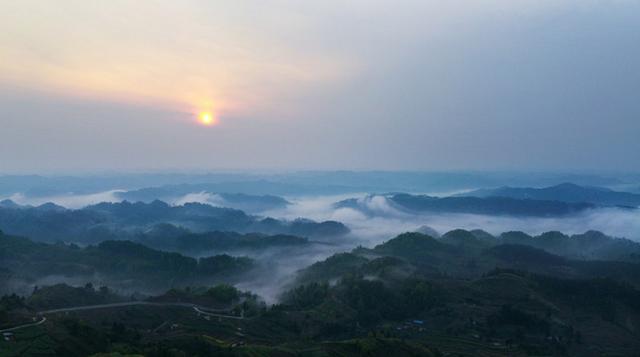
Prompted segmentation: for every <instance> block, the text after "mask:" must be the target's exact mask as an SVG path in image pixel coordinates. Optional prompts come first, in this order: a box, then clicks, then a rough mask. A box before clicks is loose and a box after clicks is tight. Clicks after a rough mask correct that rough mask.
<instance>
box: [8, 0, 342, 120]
mask: <svg viewBox="0 0 640 357" xmlns="http://www.w3.org/2000/svg"><path fill="white" fill-rule="evenodd" d="M2 8H3V12H2V14H1V15H0V59H1V60H0V81H2V82H3V83H5V84H18V85H21V86H27V87H31V88H38V89H42V90H49V91H55V92H60V93H64V94H70V95H74V96H91V97H98V98H106V99H110V100H113V99H115V100H124V101H130V102H143V103H151V104H153V105H161V106H165V107H167V108H171V109H178V110H193V111H200V110H203V109H206V110H214V111H223V112H224V111H233V112H240V113H242V112H244V111H251V110H252V108H256V110H258V109H257V108H260V107H261V106H265V105H268V103H269V101H270V99H272V98H270V97H271V96H274V95H277V94H278V93H280V92H282V91H289V90H294V89H295V88H296V87H298V86H306V85H309V84H314V83H322V82H330V81H336V80H339V79H340V78H342V77H344V76H346V75H347V73H348V72H349V69H348V68H349V67H350V66H351V63H350V62H349V60H348V59H347V58H341V57H340V56H336V55H335V54H323V53H319V52H314V51H304V50H300V49H299V48H296V46H294V45H291V44H290V43H288V39H287V38H286V36H283V34H286V32H287V31H305V30H306V29H305V28H304V26H305V25H304V22H303V21H300V19H299V18H296V16H295V14H290V15H291V16H288V15H287V14H286V13H279V16H278V17H273V16H268V15H267V14H264V13H263V14H264V15H265V16H260V13H261V11H260V7H259V6H257V7H252V6H244V7H242V6H241V7H238V6H231V5H228V3H216V2H199V1H184V2H182V1H180V2H178V1H117V0H116V1H113V0H110V1H104V2H99V1H84V0H61V1H36V0H24V1H22V0H21V1H6V2H3V3H2ZM351 70H352V69H351Z"/></svg>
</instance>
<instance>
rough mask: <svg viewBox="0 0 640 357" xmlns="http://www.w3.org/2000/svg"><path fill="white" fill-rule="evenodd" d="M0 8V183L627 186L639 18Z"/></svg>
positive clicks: (562, 13)
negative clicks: (537, 182) (595, 179)
mask: <svg viewBox="0 0 640 357" xmlns="http://www.w3.org/2000/svg"><path fill="white" fill-rule="evenodd" d="M0 5H1V8H2V11H1V12H0V173H10V172H34V173H39V172H52V171H56V172H62V171H78V170H80V171H93V170H101V171H102V170H134V169H135V170H146V169H154V170H158V169H160V170H162V169H171V170H175V169H205V170H206V169H235V168H244V169H263V168H274V169H411V170H442V169H518V170H530V169H551V170H557V169H561V170H574V169H575V170H582V169H603V170H636V171H637V170H640V2H639V1H623V0H619V1H613V0H612V1H604V0H599V1H595V0H594V1H591V0H575V1H573V0H566V1H558V0H550V1H544V0H536V1H528V0H519V1H513V0H502V1H494V0H487V1H478V0H469V1H455V0H442V1H428V0H420V1H404V0H389V1H375V0H353V1H335V0H322V1H293V0H292V1H281V0H272V1H265V0H244V1H241V0H229V1H204V0H203V1H195V0H188V1H185V0H182V1H143V0H141V1H119V0H110V1H87V0H56V1H46V0H40V1H35V0H20V1H13V0H0ZM202 112H210V113H211V114H212V115H213V117H214V118H215V120H217V121H218V122H217V124H216V125H211V126H204V125H202V124H200V123H199V122H198V120H197V116H198V114H199V113H202Z"/></svg>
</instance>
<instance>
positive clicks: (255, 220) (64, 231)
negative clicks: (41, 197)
mask: <svg viewBox="0 0 640 357" xmlns="http://www.w3.org/2000/svg"><path fill="white" fill-rule="evenodd" d="M162 223H169V224H172V225H175V226H179V227H183V228H187V229H188V230H189V231H191V232H194V233H203V232H211V231H235V232H239V233H254V232H256V233H264V234H288V235H296V236H301V237H314V238H319V237H334V236H341V235H344V234H347V233H348V232H349V228H347V227H346V226H345V225H344V224H342V223H340V222H336V221H325V222H315V221H311V220H305V219H296V220H293V221H288V220H287V221H285V220H279V219H274V218H269V217H266V218H264V217H260V216H254V215H249V214H246V213H245V212H244V211H241V210H237V209H231V208H222V207H214V206H211V205H208V204H202V203H186V204H184V205H181V206H171V205H169V204H167V203H165V202H162V201H157V200H156V201H153V202H151V203H142V202H136V203H131V202H127V201H124V202H120V203H106V202H103V203H99V204H96V205H92V206H87V207H85V208H82V209H78V210H72V209H65V208H63V207H60V206H55V205H52V204H44V205H42V206H38V207H29V206H26V207H25V206H18V207H17V208H16V207H15V206H12V205H10V204H7V205H2V206H0V229H2V230H4V231H5V232H6V233H9V234H15V235H23V236H28V237H32V238H34V239H36V240H42V241H50V242H51V241H57V240H62V241H65V242H82V243H97V242H100V241H103V240H111V239H127V238H129V239H131V238H133V237H135V236H136V235H137V234H138V233H140V232H145V231H147V230H149V229H150V228H152V227H154V226H156V225H158V224H162Z"/></svg>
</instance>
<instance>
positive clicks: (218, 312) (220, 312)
mask: <svg viewBox="0 0 640 357" xmlns="http://www.w3.org/2000/svg"><path fill="white" fill-rule="evenodd" d="M138 305H142V306H178V307H186V308H192V309H193V311H195V312H196V313H197V314H199V315H206V316H212V317H219V318H225V319H235V320H244V319H245V317H244V316H233V315H225V314H224V313H229V312H230V311H231V310H229V309H210V308H208V307H204V306H199V305H196V304H188V303H181V302H149V301H127V302H116V303H111V304H100V305H85V306H74V307H65V308H60V309H51V310H43V311H39V312H37V313H36V316H41V317H42V319H41V320H40V321H38V322H33V323H28V324H24V325H18V326H15V327H11V328H6V329H2V330H0V333H4V332H11V331H15V330H19V329H23V328H27V327H32V326H38V325H41V324H43V323H44V322H45V321H47V318H46V317H45V316H44V315H51V314H58V313H65V312H73V311H84V310H95V309H109V308H118V307H128V306H138Z"/></svg>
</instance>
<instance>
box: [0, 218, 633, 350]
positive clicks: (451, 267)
mask: <svg viewBox="0 0 640 357" xmlns="http://www.w3.org/2000/svg"><path fill="white" fill-rule="evenodd" d="M216 234H217V233H216ZM205 236H206V235H205ZM219 237H222V238H221V242H220V243H219V244H253V243H236V242H233V243H227V242H226V241H225V239H229V240H231V239H240V241H242V240H246V241H247V242H252V240H253V239H261V238H264V237H262V236H257V235H256V236H242V235H239V236H235V235H230V236H225V235H220V236H219ZM230 237H234V238H230ZM284 237H285V238H283V239H285V240H286V239H288V238H287V236H284ZM1 239H2V242H4V243H3V244H4V247H10V250H7V249H5V250H0V254H4V255H3V256H2V257H13V259H14V262H18V261H20V259H18V258H17V257H22V258H27V259H30V258H33V257H37V259H46V257H47V256H48V257H50V258H49V259H50V260H49V261H48V262H49V263H51V267H54V268H55V267H56V265H55V264H53V263H54V262H55V261H58V262H60V264H61V265H60V266H67V265H71V262H70V261H69V259H67V258H66V257H67V256H72V257H73V261H74V264H77V265H82V266H88V267H89V269H90V270H92V269H95V270H99V271H100V272H101V274H112V275H113V276H115V277H117V278H118V279H119V280H122V279H132V278H131V277H134V278H136V279H140V281H142V280H144V281H150V280H152V279H153V277H154V276H158V277H159V276H164V277H165V279H166V280H167V281H180V282H181V283H185V284H176V285H180V287H175V288H173V289H170V290H168V291H166V292H165V293H163V294H160V295H156V296H153V297H150V298H148V299H147V301H151V302H154V303H155V305H139V306H138V305H136V306H127V307H119V308H106V309H97V310H86V311H83V310H79V311H74V312H71V313H65V314H51V315H49V316H48V320H47V322H46V323H44V324H42V325H38V326H34V327H29V328H27V329H24V330H21V332H18V333H17V334H16V340H15V341H5V342H1V341H0V352H4V351H11V353H14V352H16V351H18V352H20V353H23V352H24V351H27V352H26V353H24V354H27V355H29V354H35V353H40V354H44V355H46V353H53V354H57V355H65V356H85V355H90V354H94V353H110V354H112V355H117V354H120V355H127V354H139V355H145V356H192V355H193V356H195V355H200V356H206V355H211V354H215V355H233V356H243V355H250V356H252V355H282V356H289V355H291V356H296V355H310V356H325V355H327V356H329V355H345V356H348V355H363V354H364V355H372V356H381V355H395V354H398V353H400V354H402V355H416V356H429V355H433V356H438V355H487V356H499V355H513V356H519V355H575V356H584V355H587V356H588V355H633V353H635V352H637V351H638V350H640V343H639V342H638V341H640V335H639V334H638V331H639V330H638V326H640V303H639V301H640V290H639V288H638V287H640V264H639V263H637V262H635V261H634V258H633V254H634V252H635V249H637V246H638V245H637V244H636V243H633V242H631V241H627V240H622V239H616V238H611V237H607V236H605V235H603V234H601V233H598V232H587V233H585V234H582V235H574V236H567V235H564V234H561V233H558V232H549V233H545V234H542V235H539V236H535V237H534V236H528V235H526V234H524V233H520V232H508V233H505V234H503V235H501V236H498V237H494V236H492V235H490V234H488V233H487V232H484V231H481V230H475V231H465V230H454V231H451V232H448V233H446V234H444V235H442V237H439V238H434V237H431V236H428V235H425V234H421V233H405V234H401V235H399V236H398V237H395V238H393V239H390V240H388V241H386V242H384V243H382V244H379V245H377V246H375V247H372V248H364V247H358V248H356V249H354V250H353V251H351V252H345V253H338V254H335V255H333V256H330V257H328V258H327V259H325V260H322V261H319V262H316V263H314V264H311V265H310V266H308V267H307V268H305V269H303V270H302V271H300V272H298V274H297V278H296V280H295V281H294V282H293V283H292V285H291V286H290V289H288V290H287V291H285V292H284V293H283V294H282V296H281V299H280V301H279V303H278V304H275V305H273V306H270V307H267V306H266V305H265V304H264V303H263V302H261V300H260V298H259V297H258V296H256V295H255V294H252V293H250V292H243V291H240V290H238V289H237V288H235V287H233V286H232V285H228V284H217V283H212V284H206V285H200V284H187V282H189V281H193V280H192V278H193V277H198V276H210V275H216V274H222V275H225V276H226V273H222V272H236V271H245V270H244V269H248V267H250V266H251V261H250V260H248V259H246V258H234V257H231V256H215V257H211V258H202V259H200V260H196V259H193V258H188V257H184V256H182V255H180V254H177V253H168V252H161V251H156V250H153V249H151V248H148V247H145V246H143V245H140V244H137V243H132V242H124V241H107V242H103V243H101V244H98V245H95V246H89V247H86V248H80V247H77V246H73V245H66V244H53V245H49V244H43V243H35V242H31V241H29V240H26V239H23V238H16V237H12V236H3V237H2V238H1ZM212 239H213V238H212ZM216 239H217V238H216ZM273 239H280V238H273ZM305 244H306V243H305ZM269 246H270V245H265V246H264V247H269ZM258 247H261V246H260V245H259V244H258V245H257V247H256V248H255V249H262V248H258ZM303 247H304V245H303ZM38 251H40V255H39V256H38V255H35V254H37V253H36V252H38ZM579 251H583V252H590V254H588V255H586V254H583V255H579V254H576V253H577V252H579ZM9 252H10V253H9ZM603 257H610V258H609V260H605V259H604V258H603ZM105 258H106V259H107V260H108V261H110V262H111V263H108V264H107V263H103V262H102V261H104V260H105ZM33 259H36V258H33ZM98 261H100V262H98ZM88 262H92V263H91V264H89V263H88ZM63 263H64V264H63ZM65 264H66V265H65ZM14 266H15V264H14ZM25 266H29V265H28V264H27V265H25ZM85 269H87V268H86V267H85ZM11 274H16V273H15V272H14V271H13V270H12V271H11ZM172 279H173V280H172ZM122 299H123V298H122V297H118V296H117V295H116V294H114V293H113V292H112V291H110V290H109V289H108V288H99V289H95V288H94V287H93V286H91V285H87V286H80V287H69V286H65V285H54V286H51V287H40V288H38V289H37V290H35V291H34V292H33V293H32V295H31V296H30V297H28V298H26V299H24V298H20V297H17V296H5V297H4V298H3V299H2V300H0V318H4V320H5V321H6V322H5V323H7V324H10V323H12V321H13V323H14V324H15V323H17V322H20V321H26V320H28V319H27V318H28V317H30V316H32V315H33V313H34V311H37V310H42V309H46V308H48V307H58V306H64V305H65V304H66V305H88V304H96V303H105V302H111V301H122ZM61 301H62V302H63V303H62V304H61V303H60V302H61ZM171 303H179V304H184V303H188V304H196V305H199V306H208V307H209V308H211V309H212V310H211V311H217V310H215V309H225V311H226V312H224V313H220V312H218V313H215V312H214V313H212V314H210V315H207V314H203V313H202V312H198V311H194V310H193V309H191V308H189V305H187V306H184V305H179V304H178V305H162V304H171ZM3 311H4V312H3ZM225 314H228V315H227V316H228V317H226V316H225ZM21 316H22V317H21ZM7 354H8V355H11V354H9V352H7ZM16 354H19V353H16Z"/></svg>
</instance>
